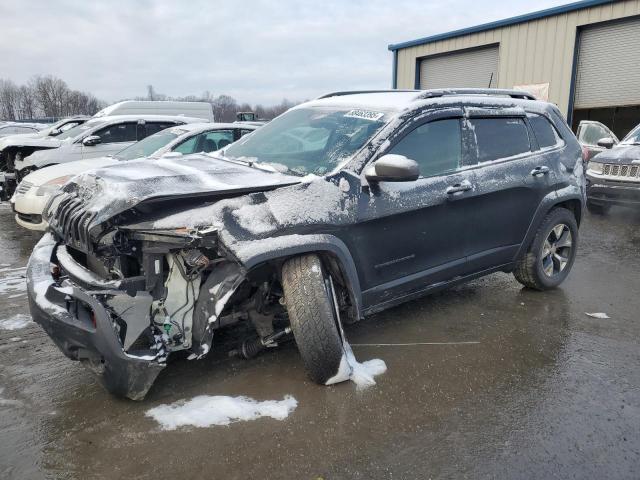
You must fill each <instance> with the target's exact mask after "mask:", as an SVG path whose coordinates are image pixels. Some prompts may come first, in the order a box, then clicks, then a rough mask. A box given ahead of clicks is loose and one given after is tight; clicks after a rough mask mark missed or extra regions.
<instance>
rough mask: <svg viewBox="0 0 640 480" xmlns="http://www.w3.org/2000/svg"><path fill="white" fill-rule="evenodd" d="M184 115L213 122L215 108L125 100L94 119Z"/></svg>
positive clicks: (193, 104)
mask: <svg viewBox="0 0 640 480" xmlns="http://www.w3.org/2000/svg"><path fill="white" fill-rule="evenodd" d="M141 114H142V115H182V116H185V117H196V118H202V119H205V120H209V121H210V122H213V108H211V104H210V103H207V102H174V101H172V100H166V101H164V100H163V101H155V100H154V101H151V100H125V101H124V102H118V103H114V104H113V105H109V106H108V107H106V108H103V109H102V110H100V111H99V112H98V113H96V114H95V115H94V117H106V116H112V115H141Z"/></svg>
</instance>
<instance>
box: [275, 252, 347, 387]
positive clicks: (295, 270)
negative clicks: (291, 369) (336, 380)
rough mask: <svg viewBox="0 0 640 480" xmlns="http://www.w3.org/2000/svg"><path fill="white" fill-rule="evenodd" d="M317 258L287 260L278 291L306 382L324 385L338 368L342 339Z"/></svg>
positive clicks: (313, 256) (311, 256)
mask: <svg viewBox="0 0 640 480" xmlns="http://www.w3.org/2000/svg"><path fill="white" fill-rule="evenodd" d="M326 280H327V277H326V275H325V274H324V271H323V268H322V262H321V261H320V258H318V256H317V255H304V256H301V257H295V258H292V259H291V260H288V261H287V262H286V263H285V264H284V265H283V267H282V287H283V290H284V298H285V302H286V306H287V311H288V313H289V321H290V323H291V330H292V331H293V336H294V338H295V339H296V343H297V344H298V350H299V351H300V356H301V357H302V362H303V364H304V366H305V369H306V370H307V373H308V375H309V378H311V380H313V381H314V382H316V383H319V384H322V385H324V384H325V383H326V382H327V380H329V379H330V378H331V377H333V376H334V375H335V374H336V373H337V372H338V369H339V367H340V361H341V360H342V355H343V346H342V338H341V337H340V333H339V330H338V325H337V321H336V318H335V313H334V305H333V296H332V295H331V293H330V291H329V289H328V287H327V282H326Z"/></svg>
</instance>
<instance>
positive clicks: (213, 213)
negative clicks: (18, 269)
mask: <svg viewBox="0 0 640 480" xmlns="http://www.w3.org/2000/svg"><path fill="white" fill-rule="evenodd" d="M584 195H585V190H584V175H583V163H582V156H581V150H580V145H579V144H578V142H577V141H576V138H575V136H574V135H573V133H572V132H571V131H570V129H569V127H568V126H567V124H566V122H565V121H564V120H563V118H562V116H561V114H560V112H559V110H558V109H557V108H556V107H555V106H554V105H552V104H549V103H545V102H538V101H536V100H535V99H534V98H533V97H531V96H530V95H529V94H526V93H523V92H518V91H511V90H489V89H485V90H472V89H461V90H426V91H398V90H394V91H374V92H339V93H334V94H329V95H326V96H324V97H321V98H319V99H317V100H314V101H310V102H306V103H304V104H301V105H298V106H297V107H295V108H292V109H291V110H289V111H288V112H286V113H284V114H283V115H281V116H279V117H278V118H276V119H275V120H273V121H272V122H270V123H268V124H267V125H265V126H263V127H262V128H260V129H258V130H256V131H255V132H253V133H252V134H251V135H247V136H245V137H243V138H241V139H240V140H239V141H237V142H236V143H234V144H232V145H229V146H227V147H225V148H224V149H223V150H221V151H218V152H215V153H214V154H209V155H202V154H198V155H189V156H184V157H182V158H171V159H166V160H163V161H158V160H156V161H149V160H142V161H131V162H125V163H122V164H119V165H114V166H111V167H106V168H104V169H100V170H94V171H92V172H91V173H90V174H85V175H80V176H78V177H75V178H74V179H73V180H72V181H70V182H69V183H67V184H66V185H65V186H64V187H63V188H62V191H61V192H60V193H59V194H57V195H56V196H54V197H53V198H52V200H51V202H50V203H49V205H48V207H47V209H46V212H45V216H46V217H47V220H48V221H49V224H50V229H51V232H50V233H49V234H47V235H45V236H44V238H43V239H42V240H41V241H40V243H39V244H38V245H37V246H36V248H35V249H34V252H33V254H32V256H31V259H30V261H29V266H28V271H27V286H28V295H29V301H30V308H31V313H32V315H33V318H34V319H35V321H36V322H37V323H39V324H40V325H41V326H42V327H43V328H44V330H45V331H46V332H47V333H48V335H49V336H50V337H51V338H52V339H53V341H54V342H55V343H56V344H57V345H58V347H59V348H60V349H61V350H62V351H63V352H64V354H65V355H66V356H68V357H69V358H71V359H73V360H79V361H81V362H82V363H84V364H85V365H87V366H88V367H89V368H90V369H91V370H92V371H94V372H95V373H97V374H98V377H99V378H100V380H101V381H102V383H103V384H104V385H105V386H106V388H107V389H108V390H109V391H111V392H112V393H114V394H117V395H121V396H126V397H129V398H132V399H141V398H143V397H144V396H145V394H146V392H147V391H148V389H149V388H150V386H151V385H152V383H153V382H154V380H155V378H156V376H157V375H158V373H159V372H160V371H161V370H162V369H163V368H164V367H165V366H166V361H167V357H168V356H169V355H171V354H173V353H174V352H179V351H187V352H188V353H190V355H191V357H192V358H200V357H202V356H204V355H206V354H207V353H208V352H209V351H210V350H211V349H212V348H213V347H214V345H215V341H214V338H216V336H217V335H218V333H219V331H220V330H221V329H226V328H228V327H230V326H232V325H234V324H236V323H238V322H245V324H246V325H248V326H249V328H250V329H251V332H253V333H251V334H250V335H251V336H249V337H248V338H247V339H246V340H245V341H244V342H242V343H241V348H240V349H239V350H240V351H242V352H243V354H245V356H251V355H252V354H254V353H255V352H257V351H259V350H260V349H261V348H264V347H266V346H275V345H277V343H278V341H279V339H282V338H284V337H286V336H288V335H289V334H290V333H291V332H292V333H293V337H294V339H295V341H296V343H297V345H298V349H299V351H300V354H301V357H302V361H303V363H304V365H305V367H306V369H307V371H308V373H309V376H310V377H311V379H312V380H313V381H315V382H317V383H320V384H331V383H335V382H337V381H341V380H340V379H343V380H344V379H345V378H344V376H343V374H344V370H345V369H348V365H347V363H348V360H345V359H346V358H348V351H350V350H349V349H348V344H346V341H345V338H344V335H343V330H342V328H341V324H342V322H353V321H356V320H359V319H361V318H362V317H364V316H365V315H369V314H372V313H374V312H378V311H381V310H384V309H386V308H389V307H391V306H394V305H397V304H400V303H402V302H406V301H407V300H410V299H413V298H416V297H419V296H421V295H424V294H427V293H431V292H435V291H438V290H440V289H443V288H446V287H448V286H452V285H456V284H458V283H461V282H464V281H468V280H471V279H474V278H477V277H480V276H483V275H487V274H490V273H493V272H499V271H503V272H513V274H514V275H515V278H516V279H517V280H518V281H519V282H520V283H521V284H523V285H525V286H527V287H530V288H533V289H537V290H546V289H550V288H554V287H556V286H558V285H559V284H560V283H561V282H563V281H564V279H565V278H566V277H567V275H568V274H569V271H570V270H571V267H572V265H573V262H574V259H575V256H576V250H577V247H578V225H579V224H580V220H581V217H582V210H583V205H584V200H585V196H584ZM496 293H497V294H499V292H496ZM347 378H348V377H347Z"/></svg>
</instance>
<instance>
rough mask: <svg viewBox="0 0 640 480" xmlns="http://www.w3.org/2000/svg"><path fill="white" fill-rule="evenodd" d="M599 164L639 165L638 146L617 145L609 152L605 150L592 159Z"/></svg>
mask: <svg viewBox="0 0 640 480" xmlns="http://www.w3.org/2000/svg"><path fill="white" fill-rule="evenodd" d="M594 160H595V161H596V162H601V163H620V164H625V163H640V145H625V144H622V143H621V144H619V145H616V146H615V147H613V148H612V149H610V150H605V151H604V152H602V153H599V154H598V155H596V156H595V157H594Z"/></svg>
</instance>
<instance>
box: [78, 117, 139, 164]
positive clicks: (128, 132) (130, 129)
mask: <svg viewBox="0 0 640 480" xmlns="http://www.w3.org/2000/svg"><path fill="white" fill-rule="evenodd" d="M92 135H97V136H99V137H100V143H98V144H96V145H83V144H82V143H80V144H79V145H81V148H82V158H83V159H86V158H95V157H105V156H107V155H112V154H114V153H118V152H119V151H120V150H123V149H124V148H126V147H128V146H129V145H131V144H133V143H134V142H136V141H137V123H136V122H123V123H116V124H112V125H109V126H106V127H104V128H101V129H99V130H97V131H96V132H94V133H93V134H92Z"/></svg>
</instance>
